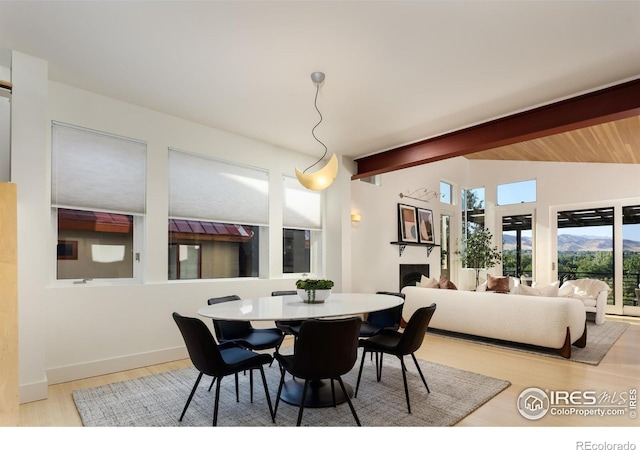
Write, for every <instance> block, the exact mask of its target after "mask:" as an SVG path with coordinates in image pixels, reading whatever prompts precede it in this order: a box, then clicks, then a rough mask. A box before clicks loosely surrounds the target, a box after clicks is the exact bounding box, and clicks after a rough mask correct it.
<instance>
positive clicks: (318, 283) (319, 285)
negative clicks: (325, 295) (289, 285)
mask: <svg viewBox="0 0 640 450" xmlns="http://www.w3.org/2000/svg"><path fill="white" fill-rule="evenodd" d="M296 287H297V288H298V289H304V290H305V292H306V293H307V298H308V301H309V302H311V303H313V302H315V301H316V291H317V290H326V289H331V288H332V287H333V281H331V280H309V279H304V280H298V281H296Z"/></svg>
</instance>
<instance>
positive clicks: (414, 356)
mask: <svg viewBox="0 0 640 450" xmlns="http://www.w3.org/2000/svg"><path fill="white" fill-rule="evenodd" d="M411 357H412V358H413V362H414V363H416V367H417V368H418V373H419V374H420V378H422V382H423V383H424V387H426V388H427V392H428V393H429V394H430V393H431V391H430V390H429V386H427V380H425V379H424V375H422V370H420V366H419V365H418V360H417V359H416V355H414V354H413V353H412V354H411Z"/></svg>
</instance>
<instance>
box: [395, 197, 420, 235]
mask: <svg viewBox="0 0 640 450" xmlns="http://www.w3.org/2000/svg"><path fill="white" fill-rule="evenodd" d="M398 240H399V241H400V242H418V219H417V215H416V208H415V207H414V206H410V205H404V204H402V203H398Z"/></svg>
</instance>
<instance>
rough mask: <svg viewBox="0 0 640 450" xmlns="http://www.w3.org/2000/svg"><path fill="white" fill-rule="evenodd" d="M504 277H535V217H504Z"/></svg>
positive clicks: (520, 215)
mask: <svg viewBox="0 0 640 450" xmlns="http://www.w3.org/2000/svg"><path fill="white" fill-rule="evenodd" d="M502 275H505V276H507V275H508V276H512V277H518V278H520V277H523V276H524V277H525V278H531V277H533V215H532V214H518V215H508V216H503V217H502Z"/></svg>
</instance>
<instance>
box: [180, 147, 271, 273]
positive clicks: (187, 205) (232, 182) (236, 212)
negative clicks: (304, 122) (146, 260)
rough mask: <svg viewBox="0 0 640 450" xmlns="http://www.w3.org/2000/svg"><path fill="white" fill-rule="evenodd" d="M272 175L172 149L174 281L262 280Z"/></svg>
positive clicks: (256, 169)
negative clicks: (261, 268) (214, 279)
mask: <svg viewBox="0 0 640 450" xmlns="http://www.w3.org/2000/svg"><path fill="white" fill-rule="evenodd" d="M268 188H269V182H268V173H267V171H266V170H263V169H258V168H253V167H248V166H243V165H238V164H234V163H230V162H226V161H221V160H218V159H213V158H207V157H205V156H200V155H195V154H191V153H187V152H184V151H181V150H175V149H169V223H168V232H169V261H168V278H169V279H170V280H184V279H200V278H202V279H209V278H238V277H259V276H260V242H261V240H260V236H261V234H263V233H266V231H267V223H268V213H269V201H268V200H269V199H268V195H269V189H268Z"/></svg>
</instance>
